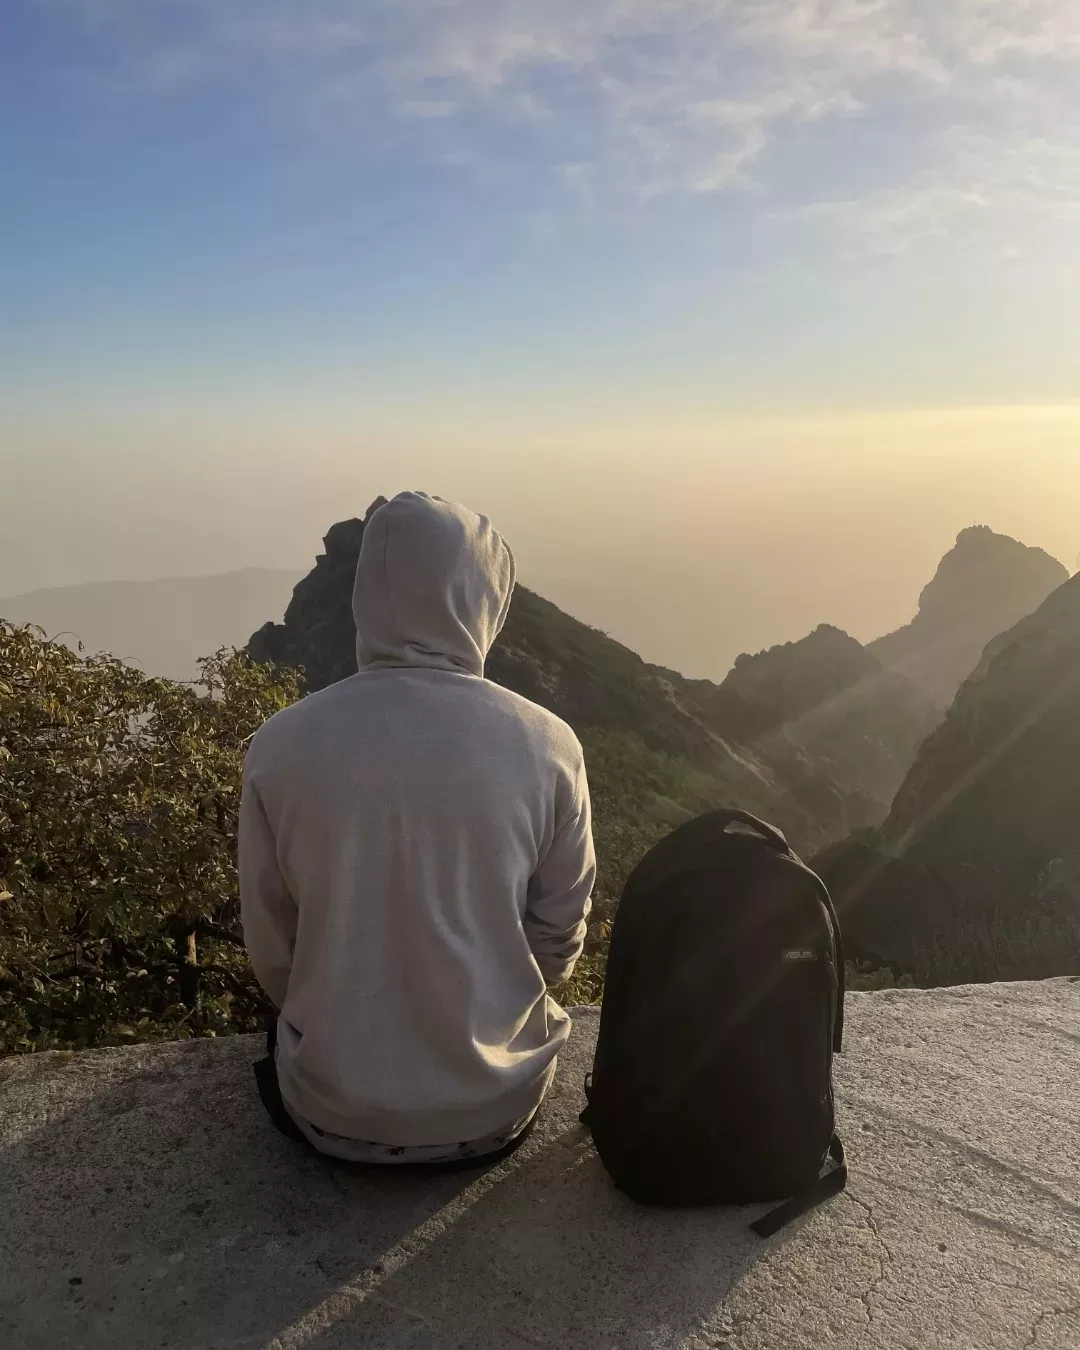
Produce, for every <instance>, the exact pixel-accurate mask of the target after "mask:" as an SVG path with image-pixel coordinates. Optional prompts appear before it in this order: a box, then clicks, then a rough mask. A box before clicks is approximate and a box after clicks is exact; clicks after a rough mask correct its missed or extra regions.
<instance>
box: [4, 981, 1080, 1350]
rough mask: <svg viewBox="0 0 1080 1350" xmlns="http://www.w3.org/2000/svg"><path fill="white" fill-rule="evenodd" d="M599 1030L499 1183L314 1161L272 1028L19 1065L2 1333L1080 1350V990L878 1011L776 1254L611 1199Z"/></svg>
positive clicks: (388, 1342)
mask: <svg viewBox="0 0 1080 1350" xmlns="http://www.w3.org/2000/svg"><path fill="white" fill-rule="evenodd" d="M595 1032H596V1014H595V1012H593V1011H591V1010H585V1011H582V1012H579V1013H578V1014H577V1015H576V1025H575V1032H574V1036H573V1038H572V1040H571V1044H570V1047H569V1048H568V1051H567V1053H566V1054H565V1055H564V1056H563V1060H562V1064H561V1067H560V1072H559V1077H558V1081H557V1087H556V1090H555V1092H554V1094H553V1097H552V1099H551V1101H550V1104H549V1106H548V1108H547V1109H546V1113H545V1117H544V1123H543V1127H542V1128H541V1129H539V1130H538V1131H537V1132H536V1134H535V1136H534V1137H533V1139H532V1140H530V1142H529V1143H528V1144H527V1145H526V1146H525V1147H524V1148H523V1149H521V1150H520V1152H519V1153H518V1154H517V1155H515V1156H514V1157H513V1158H512V1159H510V1160H509V1161H508V1162H507V1163H505V1164H503V1165H502V1166H501V1167H499V1168H496V1169H494V1170H493V1171H490V1172H488V1173H486V1174H482V1175H480V1176H476V1175H474V1174H466V1175H464V1176H462V1175H460V1174H458V1175H456V1176H444V1177H441V1178H439V1177H434V1178H416V1177H409V1178H404V1177H401V1176H392V1175H389V1174H388V1175H386V1176H382V1175H376V1176H372V1175H370V1174H368V1173H356V1172H350V1171H349V1170H347V1169H346V1168H343V1167H341V1166H337V1165H334V1164H331V1163H329V1162H324V1161H323V1160H320V1159H317V1158H313V1157H309V1156H307V1155H306V1154H304V1153H303V1152H301V1151H300V1150H299V1149H298V1148H297V1147H296V1146H294V1145H293V1144H291V1143H290V1142H289V1141H288V1140H287V1139H284V1138H283V1137H281V1136H279V1135H278V1134H276V1133H275V1131H274V1130H273V1129H272V1127H271V1126H270V1125H269V1123H268V1122H267V1121H266V1119H265V1118H264V1116H263V1114H262V1111H261V1107H260V1106H259V1105H258V1102H257V1099H256V1096H255V1091H254V1083H253V1080H252V1076H251V1071H250V1067H249V1065H250V1062H251V1060H252V1059H253V1058H255V1057H256V1055H257V1052H258V1044H257V1041H256V1039H255V1038H253V1037H237V1038H235V1039H231V1040H223V1041H198V1042H194V1043H187V1044H176V1045H163V1046H136V1047H132V1048H130V1049H123V1050H105V1051H91V1052H86V1053H84V1054H80V1055H66V1056H65V1055H59V1054H47V1055H35V1056H31V1057H28V1058H25V1059H21V1060H7V1061H4V1062H3V1063H0V1212H2V1213H3V1215H4V1220H5V1222H4V1224H3V1236H2V1238H0V1344H2V1345H3V1346H5V1347H9V1348H10V1350H61V1348H62V1347H72V1350H75V1347H78V1350H106V1348H107V1350H142V1347H147V1350H149V1348H150V1347H170V1348H171V1347H178V1348H179V1347H182V1348H183V1350H218V1348H221V1350H224V1347H260V1348H263V1347H265V1350H301V1347H303V1348H305V1350H306V1348H308V1347H310V1348H311V1350H344V1347H354V1346H370V1347H387V1348H388V1350H436V1348H437V1350H450V1348H451V1347H462V1350H466V1348H467V1350H518V1348H519V1347H520V1348H522V1350H523V1348H524V1347H537V1346H542V1347H551V1350H556V1347H558V1348H559V1350H562V1348H563V1347H571V1348H574V1347H582V1350H597V1348H607V1347H610V1348H611V1350H627V1348H629V1350H639V1348H640V1350H654V1348H657V1350H658V1348H659V1347H664V1350H669V1348H670V1350H766V1347H768V1350H784V1348H786V1347H802V1346H806V1347H810V1346H814V1347H818V1346H823V1345H828V1346H832V1347H841V1348H842V1347H849V1346H851V1347H854V1346H859V1347H863V1346H865V1347H898V1348H899V1347H908V1348H910V1350H924V1348H925V1347H954V1348H955V1350H998V1348H999V1347H1000V1350H1019V1347H1025V1346H1026V1347H1034V1348H1035V1350H1076V1347H1078V1346H1080V1258H1078V1252H1080V1126H1078V1122H1080V982H1078V981H1069V980H1053V981H1048V982H1046V983H1041V984H1029V985H988V986H982V987H978V988H976V987H969V988H961V989H953V990H940V991H934V992H916V991H902V992H901V991H897V992H887V993H876V994H857V995H854V996H853V997H852V999H851V1009H850V1031H849V1038H850V1039H849V1042H848V1050H847V1053H845V1055H844V1056H843V1059H842V1061H841V1062H840V1063H839V1065H838V1081H839V1088H840V1096H841V1123H842V1126H843V1129H844V1132H845V1135H846V1139H847V1143H848V1148H849V1153H850V1155H851V1164H852V1173H853V1179H852V1185H851V1189H850V1190H849V1192H848V1193H847V1194H846V1195H844V1196H841V1197H839V1198H838V1199H836V1200H834V1201H832V1202H831V1203H830V1204H829V1205H828V1206H826V1207H825V1208H824V1209H822V1210H820V1211H818V1212H817V1213H815V1214H813V1215H811V1216H809V1217H808V1218H806V1219H805V1220H803V1221H802V1222H801V1223H800V1224H797V1225H794V1226H793V1227H792V1228H791V1229H788V1230H786V1231H785V1232H783V1233H781V1234H780V1235H779V1236H778V1237H776V1238H775V1239H773V1240H771V1241H770V1242H762V1241H761V1240H760V1239H758V1238H756V1237H754V1236H753V1234H751V1233H750V1232H749V1231H748V1230H747V1226H746V1225H747V1222H748V1220H749V1219H751V1218H752V1217H754V1216H755V1215H756V1214H757V1213H758V1212H760V1211H759V1210H756V1209H755V1210H742V1211H738V1210H734V1211H725V1210H720V1211H705V1212H695V1213H656V1212H650V1211H644V1210H640V1209H637V1208H635V1207H634V1206H632V1205H631V1204H630V1203H629V1202H627V1201H626V1200H624V1199H623V1198H622V1197H621V1196H619V1195H618V1194H617V1193H616V1192H614V1191H613V1190H612V1189H611V1187H610V1185H609V1183H608V1181H607V1178H606V1177H605V1175H604V1173H603V1171H602V1170H601V1168H600V1166H599V1164H598V1162H597V1160H596V1158H595V1155H594V1154H593V1152H592V1149H591V1147H590V1145H589V1142H588V1140H587V1137H586V1136H585V1135H584V1134H583V1132H582V1131H581V1129H580V1127H579V1126H578V1125H577V1120H576V1117H577V1112H578V1110H579V1109H580V1105H581V1096H580V1084H581V1079H582V1077H583V1075H584V1073H585V1071H586V1069H587V1068H588V1064H589V1061H590V1058H591V1050H592V1044H593V1040H594V1037H595Z"/></svg>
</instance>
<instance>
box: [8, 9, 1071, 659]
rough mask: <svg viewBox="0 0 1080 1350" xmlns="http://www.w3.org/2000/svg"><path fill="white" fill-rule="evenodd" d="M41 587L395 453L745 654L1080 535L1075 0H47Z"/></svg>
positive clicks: (278, 526) (13, 27) (322, 493)
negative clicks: (969, 561)
mask: <svg viewBox="0 0 1080 1350" xmlns="http://www.w3.org/2000/svg"><path fill="white" fill-rule="evenodd" d="M0 164H2V171H0V220H2V222H3V225H2V227H0V228H2V232H3V248H2V249H0V325H2V328H0V594H11V593H14V592H16V591H24V590H28V589H31V588H33V587H37V586H46V585H57V584H64V583H68V582H73V581H77V580H81V579H86V580H88V579H98V578H106V577H145V576H155V575H169V574H175V573H193V572H213V571H217V570H221V569H225V568H229V567H238V566H244V565H248V564H251V565H270V566H274V565H277V566H292V565H297V566H303V565H305V564H306V563H308V562H309V560H310V558H311V556H312V555H313V554H314V552H315V551H316V549H317V547H318V540H319V537H320V536H321V534H322V533H324V531H325V529H326V527H327V526H328V525H329V523H330V522H331V521H332V520H334V519H338V518H341V517H343V516H346V515H352V514H356V513H358V512H361V511H362V510H363V508H364V506H365V505H366V503H367V501H368V500H369V499H370V498H371V497H372V496H374V495H375V494H376V493H377V492H380V491H381V492H392V491H394V490H397V489H398V488H401V487H406V486H408V487H413V486H420V487H428V488H429V489H430V490H433V491H440V492H442V493H444V494H446V495H452V496H455V497H459V498H462V499H464V500H466V501H468V502H470V503H471V504H474V505H476V506H478V507H479V508H481V509H486V510H489V511H490V512H491V513H492V514H493V515H495V517H496V519H497V522H498V523H499V524H500V525H502V526H503V527H504V529H505V531H506V533H507V534H508V535H509V536H510V538H511V542H512V543H514V544H515V546H516V548H517V551H518V553H519V555H520V558H521V564H522V572H523V575H524V578H525V580H526V581H528V582H531V583H532V584H534V585H535V586H536V587H537V588H538V589H541V590H543V591H545V593H547V594H549V595H550V596H551V597H552V598H553V599H555V600H558V601H560V602H561V603H564V604H566V605H567V606H568V607H570V608H572V609H574V610H575V611H576V612H578V613H580V614H581V615H582V617H584V618H587V619H589V620H590V621H592V622H595V623H598V624H599V625H600V626H602V627H605V628H607V629H609V630H610V631H612V632H614V633H615V634H616V635H617V636H619V637H621V638H623V639H624V640H626V641H628V642H630V643H631V644H632V645H635V646H637V647H638V648H639V649H642V650H643V651H645V653H646V654H647V655H649V656H651V657H653V658H655V659H660V660H666V661H668V662H670V663H671V664H675V665H680V666H682V667H683V668H685V669H687V670H690V671H692V672H694V673H710V674H720V673H722V672H723V669H724V668H725V666H726V664H727V663H728V661H729V660H730V658H731V656H733V655H734V654H735V653H736V652H737V651H738V650H740V649H742V648H743V647H756V646H760V645H763V644H764V643H766V642H770V641H775V640H779V639H782V638H790V637H796V636H799V635H800V634H801V633H802V632H803V631H805V630H806V628H808V627H809V626H812V624H814V623H816V622H818V621H820V620H830V621H832V622H836V623H840V624H842V625H844V626H846V627H848V628H850V629H851V630H852V631H854V632H855V633H856V634H857V635H858V636H860V637H864V638H865V637H870V636H874V635H875V634H876V633H877V632H878V631H880V630H882V629H884V628H887V627H890V626H893V625H894V624H895V623H898V622H900V621H902V620H904V619H905V618H907V617H909V614H910V611H911V609H912V607H913V605H914V601H915V597H916V594H917V592H918V589H919V587H920V586H921V585H922V583H923V582H924V581H925V580H926V579H927V577H928V575H929V572H930V571H931V570H932V568H933V565H934V563H935V562H936V560H937V557H938V556H939V555H940V554H941V553H942V552H943V551H944V549H945V548H947V547H948V546H949V544H950V543H951V541H952V538H953V536H954V535H955V534H956V532H957V531H958V530H959V529H961V528H962V527H963V526H965V525H968V524H971V523H974V522H976V521H980V522H984V523H986V524H989V525H992V526H994V527H995V528H997V529H1001V530H1005V531H1007V532H1009V533H1013V534H1016V535H1018V536H1020V537H1021V538H1024V539H1025V540H1026V542H1029V543H1035V544H1041V545H1042V546H1044V547H1046V548H1048V549H1049V550H1050V551H1052V552H1054V553H1056V554H1057V556H1058V557H1060V558H1061V559H1062V560H1063V561H1064V562H1065V563H1066V564H1067V565H1069V566H1070V567H1075V565H1076V561H1077V553H1078V551H1080V246H1078V244H1077V242H1076V241H1077V239H1080V228H1078V227H1080V5H1078V4H1076V3H1075V0H1027V3H1022V2H1021V0H832V2H831V3H830V0H816V2H814V3H810V2H808V0H726V2H725V0H670V2H669V3H666V4H664V3H661V2H660V0H591V2H590V3H582V2H581V0H502V2H501V3H499V2H497V0H458V2H456V3H455V2H454V0H289V2H288V3H286V2H285V0H8V3H7V4H5V6H4V12H3V17H2V18H0Z"/></svg>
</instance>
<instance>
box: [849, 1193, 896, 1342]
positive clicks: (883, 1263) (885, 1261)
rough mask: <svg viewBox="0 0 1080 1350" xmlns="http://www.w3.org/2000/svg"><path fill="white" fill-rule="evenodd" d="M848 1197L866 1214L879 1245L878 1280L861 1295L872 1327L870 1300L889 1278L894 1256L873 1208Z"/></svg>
mask: <svg viewBox="0 0 1080 1350" xmlns="http://www.w3.org/2000/svg"><path fill="white" fill-rule="evenodd" d="M847 1195H848V1198H849V1199H850V1200H851V1201H852V1202H853V1203H854V1204H856V1205H858V1207H859V1208H860V1209H861V1210H862V1212H863V1214H865V1216H866V1226H867V1228H868V1229H869V1230H870V1232H871V1233H872V1234H873V1235H874V1240H875V1242H876V1243H877V1245H878V1252H877V1261H878V1274H877V1278H876V1279H875V1280H874V1281H873V1283H872V1284H871V1285H870V1287H869V1288H868V1289H864V1290H863V1291H862V1292H861V1293H860V1294H859V1301H860V1302H861V1303H862V1305H863V1308H864V1309H865V1310H866V1324H867V1326H871V1325H873V1321H874V1309H873V1307H872V1305H871V1302H870V1300H871V1299H872V1298H873V1296H874V1295H875V1294H876V1293H877V1292H878V1291H879V1290H880V1289H881V1286H882V1285H883V1284H884V1283H885V1281H886V1280H887V1279H888V1278H889V1268H890V1266H891V1265H892V1264H893V1254H892V1249H891V1248H890V1246H889V1244H888V1243H887V1242H886V1241H885V1239H884V1238H883V1237H882V1236H881V1229H880V1228H879V1227H878V1221H877V1219H876V1218H875V1216H874V1209H873V1206H872V1205H870V1204H869V1203H868V1202H867V1201H866V1200H860V1199H859V1197H858V1196H857V1195H854V1194H853V1193H852V1192H851V1191H848V1192H847Z"/></svg>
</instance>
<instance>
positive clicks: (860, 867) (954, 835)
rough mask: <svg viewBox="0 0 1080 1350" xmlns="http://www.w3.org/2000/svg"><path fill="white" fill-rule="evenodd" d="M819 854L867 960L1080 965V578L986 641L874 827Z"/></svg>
mask: <svg viewBox="0 0 1080 1350" xmlns="http://www.w3.org/2000/svg"><path fill="white" fill-rule="evenodd" d="M820 862H821V867H822V870H823V871H824V873H825V875H826V879H827V880H828V881H829V883H830V885H831V886H832V888H833V889H834V892H835V893H836V897H837V900H838V903H839V904H840V905H841V907H842V908H843V909H844V910H846V911H847V916H848V917H847V920H846V922H847V927H848V931H849V932H850V933H851V935H852V938H853V940H855V941H857V942H858V944H859V945H860V946H861V947H862V948H864V949H867V950H872V951H873V953H874V954H875V955H876V956H878V957H881V958H884V959H888V960H893V961H897V962H900V963H902V964H907V965H912V966H915V967H916V968H918V967H919V964H920V962H926V961H927V960H928V959H929V958H930V957H931V956H932V953H931V952H928V951H927V947H928V946H930V945H932V946H935V947H936V948H937V949H938V950H939V951H940V950H941V949H946V950H948V951H949V952H951V953H952V954H953V957H954V960H955V961H956V962H958V963H960V964H959V966H958V971H959V973H960V974H961V975H964V976H972V977H974V976H976V975H977V976H979V977H981V978H989V977H991V976H993V975H1000V976H1001V977H1007V976H1013V975H1016V974H1052V973H1066V972H1072V971H1074V970H1078V969H1080V575H1078V576H1076V577H1073V578H1072V579H1071V580H1069V581H1067V582H1066V583H1065V584H1064V585H1062V586H1061V587H1059V588H1058V589H1057V590H1056V591H1055V592H1054V593H1053V594H1052V595H1051V596H1050V597H1049V598H1048V599H1047V600H1045V601H1044V602H1043V604H1042V605H1041V606H1040V607H1039V608H1038V609H1037V610H1036V611H1035V613H1034V614H1031V615H1029V616H1027V617H1026V618H1024V619H1022V620H1021V621H1020V622H1019V623H1018V624H1017V625H1016V626H1015V627H1014V628H1013V629H1011V630H1010V631H1009V632H1008V633H1005V634H1002V635H1001V636H1000V637H998V638H996V639H995V640H994V641H993V642H992V643H991V644H990V645H989V646H988V647H987V649H986V652H985V654H984V656H983V659H982V661H981V662H980V664H979V666H978V668H977V669H976V670H975V671H974V673H973V674H972V676H971V678H970V679H969V680H967V681H966V682H965V683H964V685H963V686H962V687H961V689H960V692H959V693H958V694H957V697H956V700H955V702H954V704H953V706H952V708H951V709H950V711H949V713H948V714H947V716H946V717H945V720H944V721H943V722H942V724H941V726H940V727H939V728H938V729H937V730H936V731H935V732H934V734H933V735H932V736H931V737H930V738H929V739H928V740H927V742H926V744H925V745H924V746H923V748H922V750H921V752H920V753H919V755H918V757H917V758H916V760H915V763H914V764H913V766H912V768H911V771H910V772H909V774H908V775H907V777H906V779H905V781H904V783H903V785H902V786H901V788H900V790H899V792H898V793H897V796H896V800H895V802H894V804H893V807H892V810H891V812H890V814H889V816H888V819H887V820H886V821H885V823H884V825H883V826H882V828H881V830H880V832H878V833H877V834H874V835H867V836H865V837H864V838H862V839H861V840H853V841H850V842H849V843H847V844H845V845H843V846H841V847H839V848H836V849H832V850H830V851H829V852H828V853H827V854H826V855H825V856H824V857H823V858H822V859H821V860H820ZM965 961H966V962H968V963H969V965H970V966H971V968H970V969H968V968H966V967H964V965H963V962H965ZM995 963H996V964H995ZM1010 963H1012V964H1010Z"/></svg>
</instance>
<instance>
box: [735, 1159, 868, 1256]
mask: <svg viewBox="0 0 1080 1350" xmlns="http://www.w3.org/2000/svg"><path fill="white" fill-rule="evenodd" d="M829 1157H830V1158H832V1160H833V1164H834V1165H833V1166H832V1167H831V1168H830V1169H829V1170H828V1171H827V1172H823V1173H822V1175H821V1176H820V1177H819V1178H818V1179H817V1181H816V1182H815V1183H814V1184H813V1186H811V1187H810V1188H809V1189H808V1190H805V1191H803V1192H802V1193H801V1194H800V1195H794V1196H792V1198H791V1199H790V1200H785V1201H784V1203H783V1204H782V1205H777V1207H776V1208H775V1209H771V1210H769V1212H768V1214H763V1215H762V1216H761V1218H760V1219H758V1220H757V1221H756V1223H752V1224H751V1225H750V1227H751V1228H752V1229H753V1230H754V1232H755V1233H757V1234H758V1236H759V1237H763V1238H765V1237H772V1235H773V1234H774V1233H778V1232H779V1231H780V1229H781V1228H783V1227H784V1226H785V1225H786V1224H789V1223H790V1222H791V1221H792V1219H797V1218H798V1217H799V1215H800V1214H805V1213H806V1212H807V1210H810V1209H813V1208H814V1207H815V1206H816V1205H820V1204H821V1203H822V1202H823V1201H825V1200H828V1199H829V1198H830V1197H831V1196H834V1195H839V1194H840V1192H841V1191H842V1190H843V1189H844V1188H845V1186H847V1179H848V1170H847V1163H846V1162H845V1160H844V1145H843V1144H842V1143H841V1142H840V1136H839V1135H838V1134H834V1135H833V1137H832V1139H830V1140H829Z"/></svg>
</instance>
